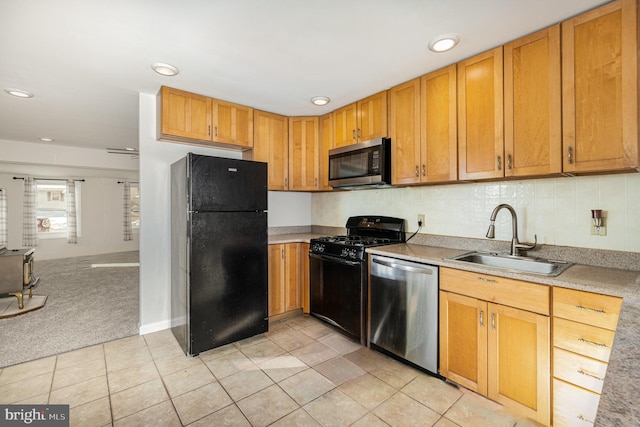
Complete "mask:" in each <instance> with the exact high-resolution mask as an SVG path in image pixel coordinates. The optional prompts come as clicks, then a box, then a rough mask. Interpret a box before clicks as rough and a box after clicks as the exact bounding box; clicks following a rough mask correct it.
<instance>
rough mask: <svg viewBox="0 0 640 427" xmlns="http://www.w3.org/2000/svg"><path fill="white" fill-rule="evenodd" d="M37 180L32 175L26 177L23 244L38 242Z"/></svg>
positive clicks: (23, 206)
mask: <svg viewBox="0 0 640 427" xmlns="http://www.w3.org/2000/svg"><path fill="white" fill-rule="evenodd" d="M36 193H37V192H36V182H35V180H34V179H33V178H31V177H26V178H25V179H24V201H23V204H22V245H23V246H25V247H29V246H36V245H37V244H38V235H37V225H38V223H37V222H36Z"/></svg>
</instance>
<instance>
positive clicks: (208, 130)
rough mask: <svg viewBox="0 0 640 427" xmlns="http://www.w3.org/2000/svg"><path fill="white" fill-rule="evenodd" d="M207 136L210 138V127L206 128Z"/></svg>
mask: <svg viewBox="0 0 640 427" xmlns="http://www.w3.org/2000/svg"><path fill="white" fill-rule="evenodd" d="M207 136H211V125H209V126H207Z"/></svg>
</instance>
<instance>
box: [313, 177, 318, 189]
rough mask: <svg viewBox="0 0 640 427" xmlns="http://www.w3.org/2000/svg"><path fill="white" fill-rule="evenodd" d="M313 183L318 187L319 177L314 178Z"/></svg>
mask: <svg viewBox="0 0 640 427" xmlns="http://www.w3.org/2000/svg"><path fill="white" fill-rule="evenodd" d="M313 185H314V186H316V187H317V186H318V178H317V177H316V178H313Z"/></svg>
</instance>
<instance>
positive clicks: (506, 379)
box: [487, 303, 551, 425]
mask: <svg viewBox="0 0 640 427" xmlns="http://www.w3.org/2000/svg"><path fill="white" fill-rule="evenodd" d="M488 309H489V316H488V318H487V323H488V328H489V333H488V357H487V360H488V362H489V364H488V375H487V377H488V379H489V384H488V391H489V393H488V397H489V398H490V399H492V400H495V401H496V402H498V403H501V404H503V405H505V406H508V407H511V408H515V409H516V410H518V412H520V413H522V414H523V415H525V416H527V417H530V418H532V419H534V420H536V421H538V422H540V423H542V424H544V425H548V424H549V417H550V399H549V395H550V372H551V368H550V366H551V365H550V350H549V336H550V332H549V317H547V316H542V315H539V314H535V313H531V312H528V311H524V310H519V309H516V308H511V307H507V306H503V305H499V304H492V303H489V305H488Z"/></svg>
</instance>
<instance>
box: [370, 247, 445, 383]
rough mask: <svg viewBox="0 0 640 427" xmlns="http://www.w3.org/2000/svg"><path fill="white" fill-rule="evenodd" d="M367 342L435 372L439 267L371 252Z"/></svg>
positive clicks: (436, 370)
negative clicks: (369, 327) (369, 310)
mask: <svg viewBox="0 0 640 427" xmlns="http://www.w3.org/2000/svg"><path fill="white" fill-rule="evenodd" d="M370 265H371V267H370V281H369V286H370V290H369V301H370V304H371V305H370V307H371V312H370V321H371V323H370V325H371V329H370V332H369V342H370V344H372V347H374V348H375V347H380V348H382V349H384V350H386V351H388V352H390V353H393V354H395V355H396V356H399V357H401V358H402V359H405V360H407V361H409V362H411V363H413V364H415V365H417V366H419V367H421V368H423V369H426V370H428V371H430V372H432V373H434V374H438V267H436V266H433V265H428V264H421V263H416V262H410V261H404V260H400V259H395V258H389V257H386V256H380V255H372V256H371V264H370Z"/></svg>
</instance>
